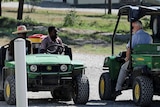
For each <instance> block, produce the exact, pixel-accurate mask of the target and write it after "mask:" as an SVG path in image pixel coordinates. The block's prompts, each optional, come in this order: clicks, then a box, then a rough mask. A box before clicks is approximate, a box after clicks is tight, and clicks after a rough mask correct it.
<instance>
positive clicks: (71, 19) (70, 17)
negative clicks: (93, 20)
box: [63, 10, 79, 27]
mask: <svg viewBox="0 0 160 107" xmlns="http://www.w3.org/2000/svg"><path fill="white" fill-rule="evenodd" d="M78 22H79V16H78V15H77V14H76V11H75V10H71V11H69V12H68V13H67V15H66V16H65V17H64V24H63V26H65V27H66V26H74V25H76V24H78Z"/></svg>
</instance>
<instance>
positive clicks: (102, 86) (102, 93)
mask: <svg viewBox="0 0 160 107" xmlns="http://www.w3.org/2000/svg"><path fill="white" fill-rule="evenodd" d="M104 85H105V84H104V79H103V78H101V80H100V93H101V95H104Z"/></svg>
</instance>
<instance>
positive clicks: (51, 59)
mask: <svg viewBox="0 0 160 107" xmlns="http://www.w3.org/2000/svg"><path fill="white" fill-rule="evenodd" d="M26 63H27V64H64V63H65V64H71V60H70V58H69V56H67V55H56V54H34V55H33V54H32V55H27V56H26Z"/></svg>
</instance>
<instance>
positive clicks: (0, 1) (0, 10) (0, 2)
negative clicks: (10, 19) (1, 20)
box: [0, 0, 2, 16]
mask: <svg viewBox="0 0 160 107" xmlns="http://www.w3.org/2000/svg"><path fill="white" fill-rule="evenodd" d="M0 16H2V0H0Z"/></svg>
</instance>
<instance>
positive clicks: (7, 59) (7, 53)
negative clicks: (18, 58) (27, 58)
mask: <svg viewBox="0 0 160 107" xmlns="http://www.w3.org/2000/svg"><path fill="white" fill-rule="evenodd" d="M5 60H6V61H11V60H13V58H12V56H10V55H9V49H8V48H7V49H6V56H5Z"/></svg>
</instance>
